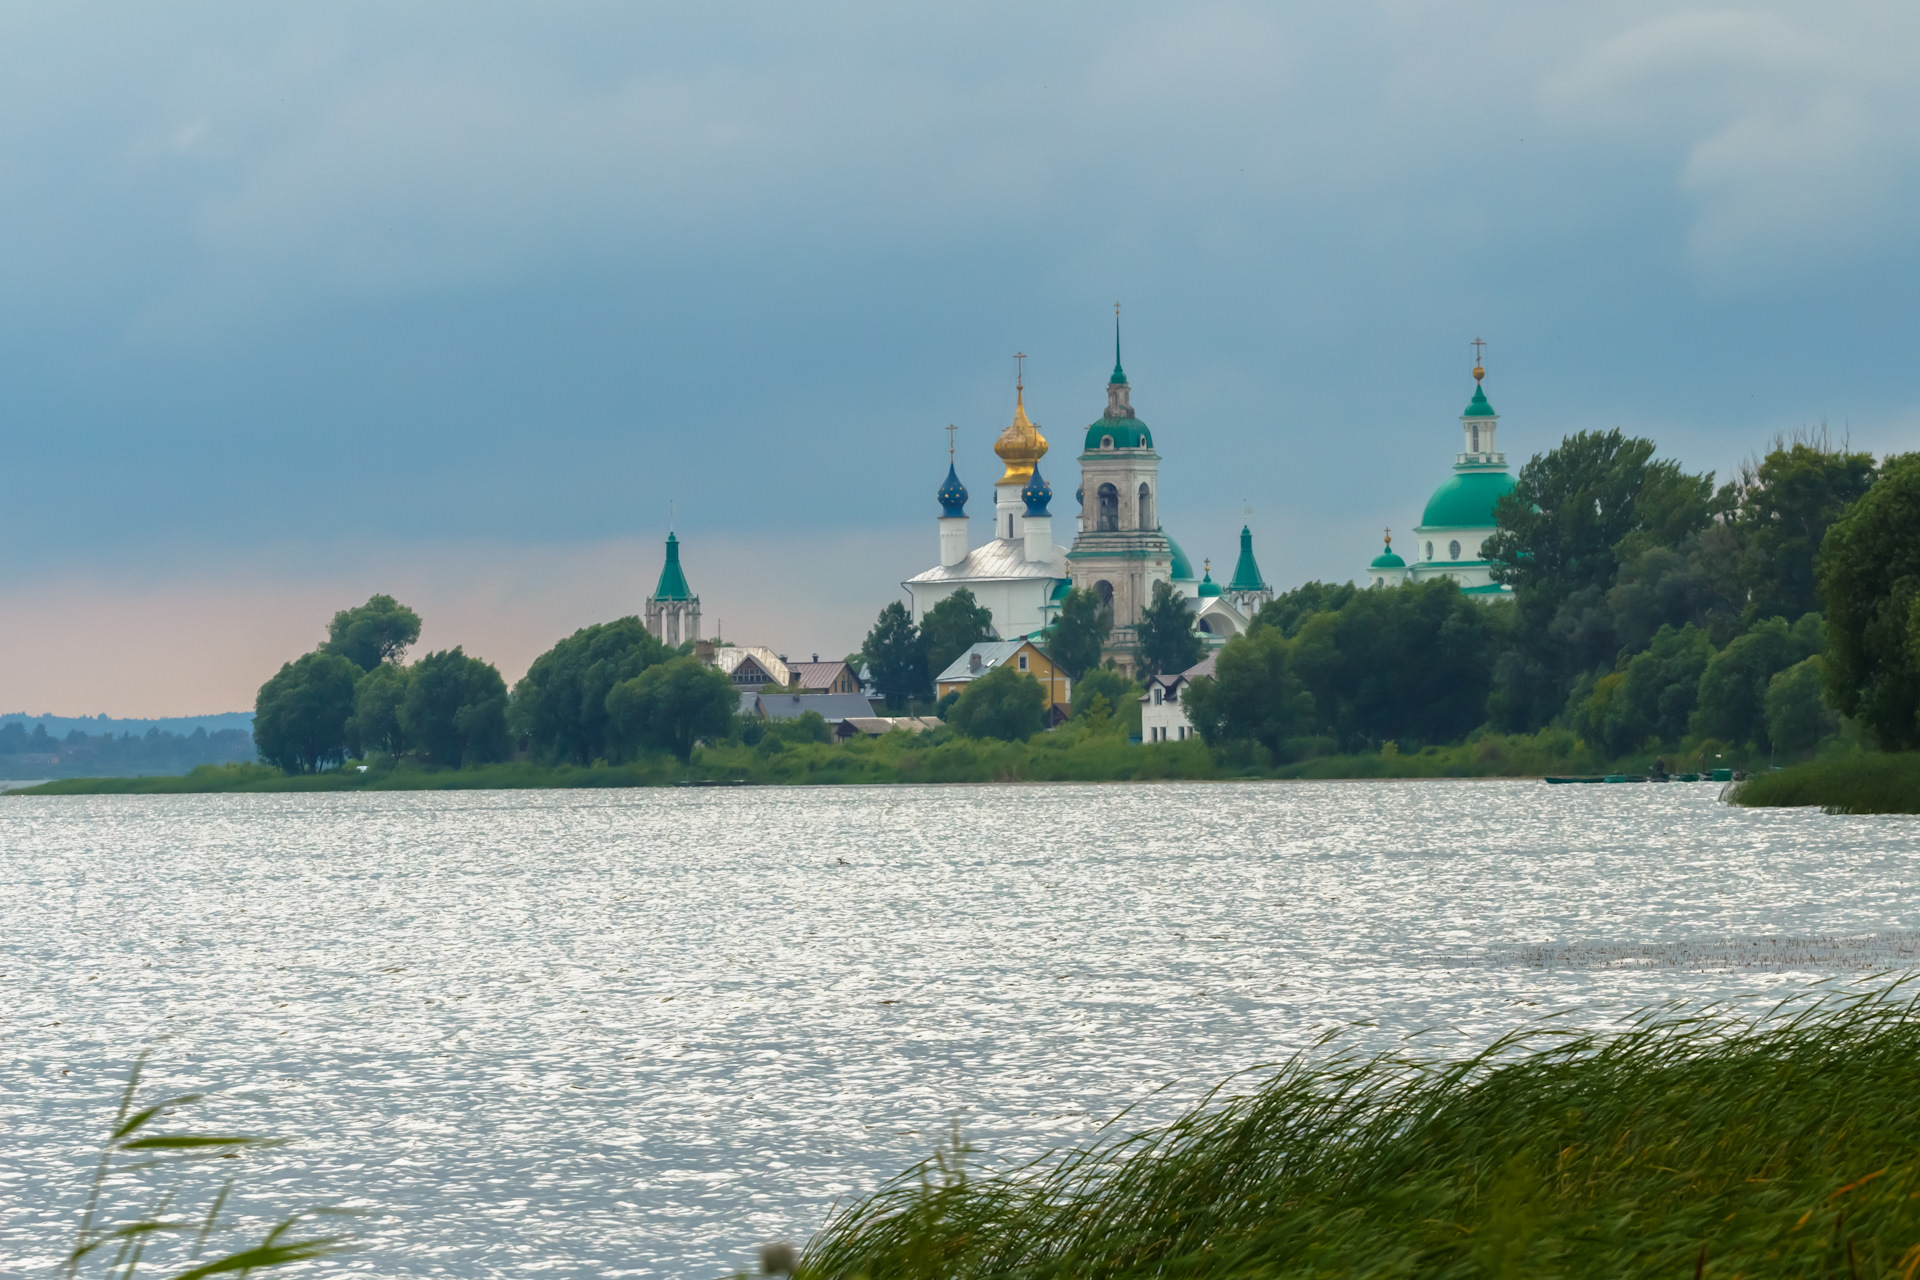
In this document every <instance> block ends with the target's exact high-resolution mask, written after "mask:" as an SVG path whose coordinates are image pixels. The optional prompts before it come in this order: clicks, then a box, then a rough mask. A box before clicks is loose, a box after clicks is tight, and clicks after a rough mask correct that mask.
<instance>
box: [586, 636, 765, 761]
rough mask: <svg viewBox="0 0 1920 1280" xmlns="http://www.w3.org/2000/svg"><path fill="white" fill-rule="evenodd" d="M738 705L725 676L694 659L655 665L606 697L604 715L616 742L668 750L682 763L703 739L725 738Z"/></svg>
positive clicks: (731, 682)
mask: <svg viewBox="0 0 1920 1280" xmlns="http://www.w3.org/2000/svg"><path fill="white" fill-rule="evenodd" d="M739 707H740V693H739V691H738V690H737V689H735V688H734V687H733V681H732V680H731V679H729V678H728V676H727V673H726V672H724V671H721V670H720V669H718V668H717V667H709V666H707V665H706V664H705V663H703V662H701V661H700V660H699V659H698V658H673V659H670V660H669V661H666V662H662V663H658V664H656V665H654V666H651V667H648V668H647V669H646V670H645V671H642V672H641V673H640V674H639V675H637V676H635V677H634V678H633V679H631V680H623V681H621V682H620V683H619V684H617V685H615V686H613V688H612V689H611V690H610V691H608V693H607V715H608V717H609V719H610V720H611V722H612V725H613V731H614V734H615V735H616V736H617V737H618V738H619V740H620V741H621V742H623V743H626V744H629V745H630V746H632V747H636V748H641V747H644V748H647V749H650V750H655V751H670V752H672V753H673V754H674V756H676V757H677V758H678V759H679V760H680V762H681V763H682V764H685V763H686V762H687V761H689V760H691V759H692V758H693V748H694V746H695V744H697V743H698V742H700V741H701V740H702V739H709V740H711V739H717V738H724V737H726V736H727V732H728V730H729V729H730V728H731V727H732V725H733V718H734V713H735V712H736V711H737V710H738V709H739Z"/></svg>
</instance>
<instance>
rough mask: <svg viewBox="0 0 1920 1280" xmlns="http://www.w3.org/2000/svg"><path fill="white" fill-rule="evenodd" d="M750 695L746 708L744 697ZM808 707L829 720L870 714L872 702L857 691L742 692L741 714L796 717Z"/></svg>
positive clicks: (773, 717)
mask: <svg viewBox="0 0 1920 1280" xmlns="http://www.w3.org/2000/svg"><path fill="white" fill-rule="evenodd" d="M748 698H751V699H753V702H754V704H755V705H754V706H753V707H752V708H751V709H749V707H748V703H747V699H748ZM809 711H818V712H819V713H820V718H821V719H822V720H825V721H826V722H827V723H828V724H839V723H840V722H841V721H842V720H849V719H860V718H864V717H870V716H872V715H873V702H872V700H871V699H868V698H863V697H861V696H860V695H859V694H857V693H806V694H800V693H743V694H741V696H740V712H741V714H742V715H763V716H766V717H767V718H768V719H770V720H798V719H799V718H800V717H801V716H803V715H805V714H807V712H809Z"/></svg>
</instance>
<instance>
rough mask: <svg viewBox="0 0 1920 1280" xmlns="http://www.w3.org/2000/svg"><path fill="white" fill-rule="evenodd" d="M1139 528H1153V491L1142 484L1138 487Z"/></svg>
mask: <svg viewBox="0 0 1920 1280" xmlns="http://www.w3.org/2000/svg"><path fill="white" fill-rule="evenodd" d="M1140 527H1141V528H1142V529H1151V528H1153V490H1151V489H1149V488H1147V486H1146V485H1144V484H1142V485H1141V486H1140Z"/></svg>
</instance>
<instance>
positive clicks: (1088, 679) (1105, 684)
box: [1073, 667, 1142, 733]
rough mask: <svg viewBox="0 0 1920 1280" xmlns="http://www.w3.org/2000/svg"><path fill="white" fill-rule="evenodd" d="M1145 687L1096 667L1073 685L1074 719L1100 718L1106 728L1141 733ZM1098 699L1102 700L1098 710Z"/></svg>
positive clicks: (1111, 671) (1118, 674) (1111, 670)
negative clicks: (1141, 696) (1141, 706)
mask: <svg viewBox="0 0 1920 1280" xmlns="http://www.w3.org/2000/svg"><path fill="white" fill-rule="evenodd" d="M1141 692H1142V690H1141V687H1140V686H1139V685H1138V684H1136V683H1134V682H1133V681H1132V680H1130V679H1128V678H1127V677H1126V676H1123V675H1121V674H1120V673H1119V672H1118V671H1115V670H1113V669H1111V668H1109V667H1095V668H1094V669H1093V670H1091V671H1089V672H1087V674H1085V675H1083V676H1081V677H1080V678H1079V679H1078V680H1075V681H1074V682H1073V718H1074V719H1075V720H1088V719H1089V718H1093V719H1098V718H1099V717H1100V716H1104V717H1105V719H1104V721H1103V722H1102V723H1103V724H1104V725H1105V726H1107V727H1110V728H1113V729H1116V730H1124V731H1126V732H1131V733H1138V732H1139V731H1140V694H1141ZM1095 699H1098V700H1099V705H1098V708H1096V707H1095Z"/></svg>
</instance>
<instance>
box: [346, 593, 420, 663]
mask: <svg viewBox="0 0 1920 1280" xmlns="http://www.w3.org/2000/svg"><path fill="white" fill-rule="evenodd" d="M419 638H420V615H419V614H417V613H415V612H414V611H413V610H411V609H409V608H407V606H405V605H403V604H401V603H400V602H399V601H398V600H395V599H394V598H393V597H392V596H370V597H368V599H367V602H366V603H365V604H363V605H361V606H360V607H359V608H357V609H342V610H341V611H340V612H338V613H336V614H334V615H333V621H332V622H330V623H328V624H327V642H326V644H324V645H322V646H321V648H323V649H325V650H326V651H327V652H328V653H337V654H339V655H340V656H341V657H343V658H345V659H346V660H347V661H349V662H351V663H353V665H355V666H356V667H359V668H360V669H361V670H362V671H371V670H373V669H374V668H375V667H377V666H379V665H380V664H381V663H383V662H398V661H400V657H401V655H402V654H404V653H405V652H406V650H407V646H408V645H410V644H412V643H413V642H414V641H416V640H418V639H419Z"/></svg>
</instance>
